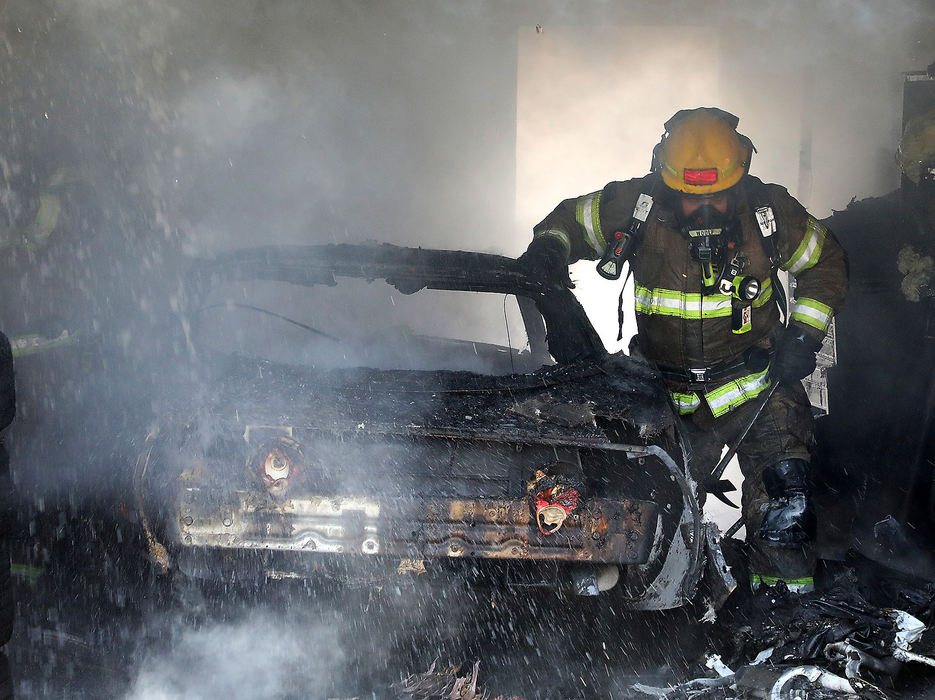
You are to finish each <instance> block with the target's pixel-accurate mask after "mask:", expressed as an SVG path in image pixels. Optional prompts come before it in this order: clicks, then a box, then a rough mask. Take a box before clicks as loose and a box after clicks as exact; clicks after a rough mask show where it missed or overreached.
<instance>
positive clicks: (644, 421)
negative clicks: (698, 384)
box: [189, 353, 674, 446]
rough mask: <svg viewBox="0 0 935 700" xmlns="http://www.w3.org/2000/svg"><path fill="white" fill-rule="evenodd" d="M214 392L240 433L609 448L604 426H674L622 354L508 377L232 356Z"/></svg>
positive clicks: (661, 400)
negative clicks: (282, 430) (287, 430)
mask: <svg viewBox="0 0 935 700" xmlns="http://www.w3.org/2000/svg"><path fill="white" fill-rule="evenodd" d="M210 385H211V389H210V391H208V392H207V398H206V399H205V401H204V404H205V405H204V409H205V410H206V411H207V412H209V413H210V415H211V416H212V418H213V420H215V421H216V420H225V419H226V420H234V421H235V422H237V423H238V424H240V425H251V424H252V425H266V426H269V425H280V426H292V427H302V428H306V429H312V430H323V431H334V432H352V433H359V432H368V433H385V434H409V435H442V436H450V437H464V438H475V439H498V440H508V441H516V442H524V441H531V442H541V441H546V442H548V441H551V440H558V439H561V440H562V441H568V440H573V441H577V442H578V443H579V444H581V445H589V444H593V445H595V446H597V445H600V444H609V443H610V442H611V440H610V439H609V438H608V437H607V433H606V431H605V430H604V429H602V427H601V426H602V424H603V423H604V421H607V422H614V421H620V422H622V423H624V424H625V425H626V426H628V427H629V428H631V429H635V430H636V431H638V434H639V435H640V436H641V437H652V436H654V435H657V434H659V433H660V432H662V431H663V430H665V429H666V428H667V427H669V426H670V425H672V424H673V422H674V414H673V412H672V410H671V408H670V406H669V402H668V399H667V395H666V393H665V390H664V387H663V385H662V383H661V382H660V380H659V378H658V376H657V375H656V374H655V373H654V371H653V370H652V369H650V368H649V367H647V366H645V365H642V364H639V363H637V362H635V361H633V360H631V359H630V358H629V357H627V356H626V355H623V354H622V353H618V354H614V355H605V356H604V357H603V358H601V359H600V360H588V361H582V362H578V363H574V364H571V365H563V366H552V367H545V368H542V369H541V370H539V371H537V372H534V373H531V374H518V375H507V376H489V375H481V374H474V373H471V372H461V371H415V370H373V369H366V368H355V369H329V370H320V371H319V370H315V369H310V368H305V367H295V366H287V365H280V364H276V363H272V362H267V361H257V360H248V359H245V358H237V357H234V358H229V360H228V363H227V367H226V368H225V369H224V371H223V372H222V373H221V374H220V375H216V376H215V380H214V381H212V382H211V383H210ZM190 408H191V407H190V406H189V409H190Z"/></svg>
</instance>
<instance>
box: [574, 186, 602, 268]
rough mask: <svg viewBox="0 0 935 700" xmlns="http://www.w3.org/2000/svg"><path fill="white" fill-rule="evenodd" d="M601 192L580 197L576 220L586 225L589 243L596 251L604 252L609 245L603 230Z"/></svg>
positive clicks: (576, 206)
mask: <svg viewBox="0 0 935 700" xmlns="http://www.w3.org/2000/svg"><path fill="white" fill-rule="evenodd" d="M600 207H601V193H600V191H597V192H592V193H591V194H586V195H584V196H583V197H578V201H577V203H576V204H575V221H577V222H578V223H579V224H581V225H582V226H583V227H584V233H585V236H586V237H587V239H588V245H589V246H591V248H593V249H594V252H596V253H599V254H603V253H604V249H605V248H606V247H607V241H605V240H604V234H603V233H602V232H601V216H600Z"/></svg>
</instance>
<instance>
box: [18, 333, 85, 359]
mask: <svg viewBox="0 0 935 700" xmlns="http://www.w3.org/2000/svg"><path fill="white" fill-rule="evenodd" d="M75 342H76V336H75V335H74V334H72V333H69V332H68V331H67V330H64V331H62V332H61V333H60V334H59V336H58V337H57V338H46V337H44V336H41V335H39V334H37V333H33V334H30V335H20V336H15V337H13V338H10V348H11V349H12V351H13V357H23V356H25V355H32V354H33V353H37V352H42V351H43V350H51V349H52V348H60V347H62V346H64V345H72V344H74V343H75Z"/></svg>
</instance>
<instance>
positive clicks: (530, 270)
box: [517, 236, 575, 289]
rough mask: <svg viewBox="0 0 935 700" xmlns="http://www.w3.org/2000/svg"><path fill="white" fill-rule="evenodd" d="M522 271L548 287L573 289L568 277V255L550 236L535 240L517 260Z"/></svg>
mask: <svg viewBox="0 0 935 700" xmlns="http://www.w3.org/2000/svg"><path fill="white" fill-rule="evenodd" d="M517 262H518V263H519V264H520V267H522V269H523V271H524V272H525V273H526V274H527V275H528V276H529V277H531V278H533V279H534V280H538V281H539V282H544V283H545V284H548V285H562V286H565V287H568V288H569V289H574V288H575V285H574V284H573V283H572V281H571V277H569V276H568V253H567V252H566V251H565V246H563V245H562V243H561V241H559V240H557V239H555V238H552V237H551V236H541V237H540V238H536V239H535V240H534V241H533V242H532V243H530V244H529V247H528V248H527V249H526V252H525V253H523V254H522V255H520V256H519V258H517Z"/></svg>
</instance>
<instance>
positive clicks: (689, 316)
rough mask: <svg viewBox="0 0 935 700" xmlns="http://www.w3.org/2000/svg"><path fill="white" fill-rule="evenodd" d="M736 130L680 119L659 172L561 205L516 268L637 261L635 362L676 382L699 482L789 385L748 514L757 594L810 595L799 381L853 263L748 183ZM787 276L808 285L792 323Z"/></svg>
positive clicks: (753, 450)
mask: <svg viewBox="0 0 935 700" xmlns="http://www.w3.org/2000/svg"><path fill="white" fill-rule="evenodd" d="M737 124H738V119H737V117H735V116H734V115H732V114H729V113H728V112H725V111H723V110H720V109H717V108H710V107H701V108H697V109H686V110H681V111H679V112H677V113H676V114H675V115H674V116H673V117H672V118H671V119H669V120H668V121H667V122H666V123H665V133H664V135H663V137H662V140H661V141H660V143H659V144H658V145H657V146H656V147H655V149H654V151H653V166H652V169H651V172H650V173H649V174H648V175H646V176H645V177H642V178H637V179H632V180H627V181H623V182H611V183H609V184H608V185H606V186H605V187H604V188H603V189H602V190H600V191H597V192H592V193H590V194H586V195H583V196H580V197H576V198H572V199H566V200H565V201H563V202H561V203H560V204H559V205H558V206H557V207H556V208H555V210H554V211H552V213H550V214H549V215H548V216H547V217H546V218H545V219H543V221H542V222H540V223H539V224H537V225H536V226H535V227H534V238H533V241H532V243H531V244H530V245H529V248H528V249H527V251H526V252H525V253H524V254H523V255H522V256H521V258H520V260H521V262H522V263H523V265H524V266H525V267H526V269H527V270H528V272H529V273H530V274H532V275H536V276H538V277H540V278H542V279H545V280H548V281H550V283H556V282H557V281H563V282H564V283H566V284H569V283H570V281H569V280H568V268H567V266H568V265H569V264H570V263H573V262H575V261H577V260H580V259H592V260H594V259H597V260H599V261H600V262H599V263H598V271H599V272H601V274H602V275H603V276H605V277H610V278H613V277H619V275H620V266H621V265H622V264H623V263H624V262H628V263H629V267H630V271H631V273H632V275H633V278H634V287H635V305H636V324H637V331H638V334H637V336H636V338H635V339H634V343H631V352H638V354H639V355H640V356H642V357H643V358H645V359H646V360H648V361H649V362H651V363H653V364H654V365H655V366H656V367H657V368H658V370H659V372H660V373H661V375H662V377H663V378H664V380H665V382H666V385H667V387H668V389H669V392H670V396H671V398H672V402H673V405H674V406H675V408H676V410H677V411H678V413H679V414H680V415H681V416H682V424H683V426H684V428H685V431H686V434H687V435H688V436H689V439H690V443H691V450H692V454H691V456H690V461H689V469H690V472H691V474H692V476H693V477H694V479H695V480H696V481H697V482H699V483H702V482H704V481H705V480H706V479H707V478H708V477H709V475H710V472H711V470H712V469H713V468H714V466H715V465H716V464H717V462H718V460H719V457H720V455H721V451H722V448H723V446H724V445H725V444H728V443H730V442H733V441H734V440H735V439H736V438H737V436H738V435H739V434H740V433H741V432H742V431H743V430H744V428H745V427H746V426H747V425H749V424H750V423H751V421H752V420H753V417H754V416H755V415H756V412H757V410H758V409H759V408H760V404H761V403H762V400H760V401H758V400H757V398H758V397H760V396H761V394H762V395H764V396H765V394H764V392H767V391H768V390H769V389H770V387H771V386H772V384H773V383H774V382H778V386H777V387H776V388H775V391H773V392H772V394H771V395H770V398H769V400H768V402H767V403H766V404H765V405H764V406H763V408H762V411H761V412H760V413H759V416H758V417H757V418H756V420H755V422H753V425H752V428H751V429H750V431H749V433H748V434H747V436H746V438H745V439H744V440H743V441H742V443H741V445H740V447H739V450H738V458H739V462H740V467H741V471H742V472H743V475H744V484H743V493H742V508H743V513H744V517H745V524H746V533H747V543H748V551H749V564H750V571H751V580H752V583H753V585H754V586H755V587H756V586H758V585H759V584H761V583H766V584H774V583H777V582H778V581H780V580H782V581H784V582H785V583H786V585H787V586H788V587H789V589H790V590H793V591H799V592H804V591H808V590H811V589H812V587H813V585H814V581H813V571H814V555H813V552H812V547H811V544H810V543H811V540H812V538H813V536H814V531H815V521H816V517H815V512H814V509H813V506H812V504H811V499H810V474H809V471H810V467H809V463H810V459H811V454H812V451H813V448H814V429H813V417H812V411H811V407H810V405H809V401H808V398H807V396H806V393H805V390H804V388H803V386H802V384H801V382H800V381H799V380H801V379H802V378H804V377H807V376H808V375H810V374H811V373H812V372H813V371H814V369H815V366H816V353H817V351H818V350H819V349H820V347H821V344H822V339H823V338H824V336H825V335H826V332H827V330H828V327H829V324H830V323H831V319H832V316H833V315H834V312H835V310H836V309H838V308H839V307H840V306H841V304H842V302H843V299H844V296H845V292H846V289H847V266H846V256H845V253H844V250H843V249H842V248H841V246H840V245H839V244H838V242H837V241H836V239H835V237H834V236H833V235H832V234H831V232H830V231H829V230H828V229H827V228H826V227H825V226H823V225H822V224H821V223H820V222H819V221H817V220H816V219H815V218H814V217H813V216H811V215H810V214H809V213H808V212H807V211H806V210H805V208H804V207H803V206H802V205H801V204H800V203H799V202H798V201H796V200H795V199H794V198H793V197H792V196H791V195H790V194H789V193H788V192H787V191H786V190H785V189H784V188H783V187H781V186H779V185H774V184H765V183H763V182H761V181H760V180H759V179H757V178H755V177H753V176H752V175H750V174H749V172H748V171H749V167H750V160H751V156H752V154H753V151H754V147H753V144H752V142H751V141H750V140H749V139H748V138H747V137H745V136H743V135H742V134H740V133H738V132H737ZM780 270H781V271H784V272H786V273H788V274H789V275H790V276H793V277H794V279H795V283H796V284H795V289H796V294H797V298H796V299H795V300H794V302H793V303H791V304H790V305H789V306H788V308H787V309H786V310H785V315H787V316H788V324H787V325H784V323H783V320H782V319H783V315H782V314H781V311H780V306H782V305H783V304H782V302H783V301H784V297H785V295H784V294H783V293H782V285H781V282H780V279H779V274H778V273H779V271H780ZM790 301H791V300H790ZM701 496H702V498H703V497H704V494H703V493H702V494H701Z"/></svg>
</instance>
